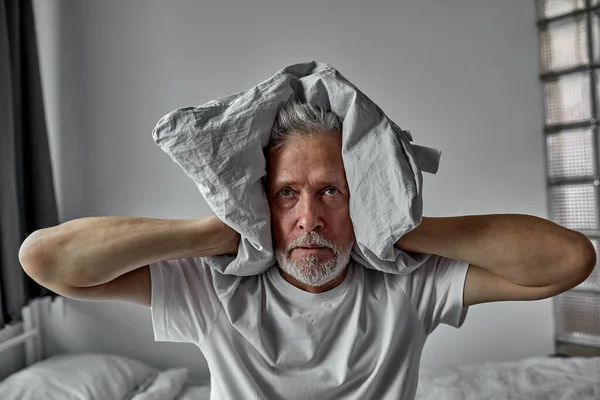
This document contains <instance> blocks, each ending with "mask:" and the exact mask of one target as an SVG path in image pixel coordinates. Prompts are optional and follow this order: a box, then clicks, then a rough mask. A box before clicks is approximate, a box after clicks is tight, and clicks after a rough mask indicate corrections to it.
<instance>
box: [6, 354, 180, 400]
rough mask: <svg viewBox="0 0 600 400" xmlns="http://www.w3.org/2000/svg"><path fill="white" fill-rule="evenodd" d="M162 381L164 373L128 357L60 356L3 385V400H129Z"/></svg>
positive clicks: (26, 369) (20, 372)
mask: <svg viewBox="0 0 600 400" xmlns="http://www.w3.org/2000/svg"><path fill="white" fill-rule="evenodd" d="M160 377H161V372H160V371H158V370H156V369H155V368H152V367H150V366H148V365H146V364H144V363H141V362H139V361H136V360H133V359H130V358H127V357H122V356H117V355H110V354H69V355H59V356H53V357H50V358H48V359H46V360H43V361H40V362H37V363H35V364H33V365H31V366H29V367H27V368H25V369H23V370H20V371H17V372H15V373H13V374H11V375H9V376H8V377H7V378H6V379H5V380H3V381H2V382H0V399H20V400H38V399H45V400H70V399H89V400H106V399H111V400H121V399H123V400H128V399H131V398H132V397H133V396H134V395H140V393H143V390H141V389H142V388H144V387H147V388H152V387H153V386H155V384H154V382H156V380H157V378H160ZM163 380H164V378H163ZM179 390H181V387H180V388H179ZM148 398H152V397H148ZM174 398H175V397H173V399H174ZM161 399H165V400H169V397H161Z"/></svg>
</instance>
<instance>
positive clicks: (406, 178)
mask: <svg viewBox="0 0 600 400" xmlns="http://www.w3.org/2000/svg"><path fill="white" fill-rule="evenodd" d="M294 97H295V98H297V99H299V100H300V101H302V102H304V103H309V104H316V105H319V106H320V107H322V108H324V109H326V110H331V111H332V112H334V113H335V114H337V115H338V117H339V118H340V120H341V121H342V159H343V162H344V169H345V171H346V177H347V181H348V186H349V190H350V217H351V219H352V222H353V226H354V232H355V237H356V243H355V245H354V248H353V249H352V254H351V257H352V258H353V259H355V260H356V261H358V262H359V263H361V264H362V265H364V266H365V267H368V268H373V269H377V270H380V271H384V272H389V273H396V274H406V273H410V272H412V271H413V270H414V269H416V268H418V267H419V266H420V265H421V264H422V263H423V262H424V261H425V260H426V259H427V258H428V257H429V255H425V254H416V253H407V252H405V251H401V250H399V249H397V248H395V247H394V246H393V245H394V243H396V242H397V241H398V240H399V239H400V238H401V237H402V236H403V235H404V234H406V233H408V232H410V231H411V230H413V229H414V228H415V227H416V226H418V225H419V224H420V222H421V218H422V204H423V201H422V197H421V192H422V185H423V182H422V174H421V171H424V172H430V173H434V174H435V173H436V172H437V169H438V165H439V159H440V155H441V152H440V151H439V150H436V149H431V148H427V147H423V146H417V145H414V144H411V143H410V142H412V140H413V139H412V136H411V134H410V132H408V131H405V130H402V129H400V128H399V127H398V126H397V125H396V124H395V123H394V122H393V121H391V120H390V119H389V118H388V117H387V116H386V115H385V114H384V113H383V111H382V110H381V109H380V108H379V107H378V106H377V105H376V104H375V103H374V102H373V101H371V100H370V99H369V98H368V97H367V96H366V95H365V94H363V93H362V92H361V91H360V90H359V89H358V88H357V87H356V86H354V85H353V84H352V83H350V82H349V81H348V80H347V79H346V78H344V77H343V76H342V75H341V74H340V73H339V72H338V71H337V70H336V69H335V68H333V67H332V66H331V65H328V64H325V63H321V62H316V61H313V62H307V63H300V64H294V65H290V66H287V67H285V68H283V69H281V70H280V71H278V72H277V73H276V74H275V75H273V76H272V77H271V78H269V79H267V80H265V81H263V82H260V83H259V84H257V85H256V86H254V87H253V88H251V89H250V90H248V91H245V92H244V91H242V92H237V93H234V94H231V95H228V96H225V97H222V98H220V99H216V100H212V101H210V102H208V103H206V104H204V105H202V106H199V107H185V108H180V109H177V110H175V111H172V112H170V113H169V114H167V115H165V116H164V117H162V118H161V119H160V120H159V121H158V124H157V125H156V127H155V128H154V130H153V132H152V136H153V138H154V141H155V142H156V144H157V145H158V146H160V148H161V149H162V150H163V151H164V152H165V153H167V154H168V155H169V156H170V157H171V158H172V159H173V161H175V162H176V163H177V164H178V165H179V166H180V167H181V168H182V169H183V170H184V172H185V173H186V174H187V175H188V176H189V177H190V178H191V179H192V180H193V181H194V183H195V184H196V186H197V188H198V190H199V191H200V193H201V194H202V196H203V197H204V199H205V200H206V202H207V203H208V205H209V206H210V207H211V209H212V210H213V212H214V213H215V215H216V216H217V217H218V218H219V219H221V220H222V221H223V222H225V223H226V224H227V225H229V226H230V227H232V228H233V229H234V230H236V231H237V232H239V233H240V236H241V241H240V246H239V249H238V254H237V256H235V257H232V256H216V257H205V258H204V261H206V262H207V264H208V265H210V266H211V267H212V268H215V269H216V270H218V271H219V272H221V273H225V274H235V275H242V276H247V275H255V274H259V273H261V272H264V271H265V270H267V269H268V268H269V267H271V266H272V265H273V264H274V263H275V255H274V251H273V246H272V239H271V223H270V212H269V205H268V202H267V198H266V195H265V192H264V188H263V183H262V178H263V177H264V176H265V175H266V172H267V171H266V161H265V157H264V154H263V148H265V147H266V146H267V144H268V142H269V135H270V133H271V127H272V125H273V122H274V121H275V117H276V114H277V109H278V107H279V106H280V105H281V104H283V103H285V102H287V101H288V100H290V99H291V98H294Z"/></svg>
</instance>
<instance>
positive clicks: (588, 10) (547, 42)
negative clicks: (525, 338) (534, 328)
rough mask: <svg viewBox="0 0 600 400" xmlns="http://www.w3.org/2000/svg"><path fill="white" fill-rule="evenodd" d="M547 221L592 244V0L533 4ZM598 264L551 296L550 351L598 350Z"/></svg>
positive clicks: (598, 75) (595, 227)
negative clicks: (552, 342)
mask: <svg viewBox="0 0 600 400" xmlns="http://www.w3.org/2000/svg"><path fill="white" fill-rule="evenodd" d="M536 5H537V14H538V22H537V26H538V30H539V39H540V42H539V43H540V62H541V74H540V79H541V82H542V89H543V95H544V135H545V139H546V140H545V142H546V162H547V177H548V206H549V213H550V219H551V220H552V221H554V222H556V223H557V224H560V225H562V226H565V227H567V228H569V229H573V230H577V231H580V232H582V233H584V234H586V235H587V236H588V237H589V238H590V240H591V241H592V243H593V244H594V247H595V248H596V252H598V247H599V245H600V222H599V221H600V219H599V218H600V215H599V211H598V210H599V206H600V201H599V195H600V166H599V152H600V149H599V147H598V144H599V141H598V134H599V132H598V123H599V121H598V117H599V116H600V115H599V110H598V107H599V104H600V99H599V97H598V96H599V95H600V87H599V83H600V0H536ZM599 271H600V267H598V265H597V266H596V269H595V270H594V272H593V273H592V274H591V275H590V277H589V278H588V279H587V280H586V281H585V282H583V283H582V284H581V285H579V286H577V287H576V288H574V289H572V290H570V291H568V292H566V293H563V294H562V295H560V296H557V297H556V298H555V299H554V314H555V329H556V342H557V347H558V348H560V347H561V344H564V345H572V344H575V345H582V346H590V347H600V272H599Z"/></svg>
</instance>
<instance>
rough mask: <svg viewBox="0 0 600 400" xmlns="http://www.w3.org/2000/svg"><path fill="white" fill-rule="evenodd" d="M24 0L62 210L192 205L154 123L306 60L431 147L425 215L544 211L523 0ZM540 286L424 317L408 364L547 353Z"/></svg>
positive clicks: (192, 191) (163, 210) (533, 54)
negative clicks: (454, 317)
mask: <svg viewBox="0 0 600 400" xmlns="http://www.w3.org/2000/svg"><path fill="white" fill-rule="evenodd" d="M35 4H36V7H37V8H36V10H37V18H38V20H39V31H38V34H39V36H40V46H41V60H42V73H43V83H44V88H45V90H46V92H45V97H46V102H47V115H48V124H49V128H50V134H51V146H52V154H53V161H54V168H55V173H56V185H57V190H58V197H59V198H58V200H59V204H60V216H61V220H62V221H66V220H70V219H73V218H79V217H83V216H90V215H130V216H147V217H164V218H193V217H198V216H202V215H206V214H209V213H210V209H209V208H208V207H207V205H206V203H205V202H204V201H203V199H202V197H201V196H200V194H199V193H198V191H197V189H196V188H195V187H194V185H193V183H192V181H191V180H190V179H189V178H187V176H185V174H184V173H183V172H182V171H181V170H180V169H179V167H178V166H177V165H175V164H174V163H173V162H172V161H171V160H170V158H169V157H168V156H166V155H165V154H163V153H162V151H161V150H160V149H159V148H158V147H157V146H156V145H155V144H154V142H153V141H152V137H151V131H152V128H153V127H154V125H155V123H156V122H157V120H158V119H159V118H160V117H161V116H162V115H164V114H166V113H167V112H169V111H171V110H173V109H175V108H178V107H181V106H186V105H198V104H202V103H204V102H207V101H209V100H211V99H213V98H216V97H221V96H223V95H225V94H229V93H233V92H236V91H239V90H243V89H248V88H250V87H251V86H253V85H254V84H255V83H257V82H259V81H260V80H263V79H266V78H267V77H269V76H271V75H272V74H273V73H274V72H276V71H277V70H278V69H280V68H281V67H283V66H285V65H287V64H291V63H295V62H300V61H309V60H319V61H324V62H328V63H331V64H333V65H334V66H336V67H337V68H338V69H339V70H340V71H341V72H342V74H344V75H345V76H346V77H347V78H348V79H350V80H351V81H352V82H354V83H355V84H357V85H358V86H359V88H361V90H363V91H364V92H365V93H366V94H367V95H368V96H369V97H371V99H373V100H374V101H375V102H377V103H378V104H379V105H380V106H381V107H382V109H383V110H384V111H385V112H386V113H388V115H390V116H391V118H392V119H394V120H395V121H396V122H397V123H398V124H399V125H400V126H401V127H403V128H405V129H409V130H411V131H412V133H413V136H414V138H415V143H417V144H422V145H425V146H430V147H436V148H439V149H441V150H442V151H443V155H442V160H441V165H440V171H439V173H438V174H437V175H435V176H432V175H429V174H425V183H424V210H425V215H426V216H453V215H465V214H486V213H524V214H532V215H537V216H541V217H547V207H546V191H545V167H544V162H545V159H544V139H543V135H542V98H541V89H540V85H539V83H538V80H537V75H538V72H539V65H538V42H537V35H536V28H535V13H534V2H533V0H526V1H524V0H504V1H497V0H444V1H442V0H437V1H434V0H421V1H391V0H372V1H368V2H367V1H359V0H332V1H316V0H303V1H296V2H290V1H287V2H286V1H280V0H262V1H257V0H247V1H241V0H240V1H236V2H232V1H168V2H167V1H145V0H144V1H142V0H129V1H122V0H87V1H75V0H60V1H58V0H36V1H35ZM551 304H552V303H551V301H550V300H545V301H538V302H521V303H517V302H509V303H499V304H487V305H479V306H476V307H473V308H472V309H471V310H470V315H469V317H468V318H467V321H466V323H465V326H464V327H463V328H461V329H460V330H454V329H452V328H446V327H441V328H440V329H439V330H438V331H436V332H435V333H434V334H433V335H432V337H431V338H430V341H429V343H428V345H427V347H426V351H425V354H424V358H423V364H424V365H432V364H442V365H443V364H455V363H472V362H482V361H488V360H489V361H491V360H508V359H514V358H520V357H525V356H530V355H545V354H548V353H550V352H552V351H553V342H552V340H553V326H552V323H553V319H552V306H551ZM94 310H97V307H95V308H90V312H92V313H93V312H97V311H94ZM146 321H147V323H148V322H149V313H148V315H147V319H146ZM148 326H149V324H148ZM106 336H110V332H109V331H107V332H106ZM146 350H147V349H146Z"/></svg>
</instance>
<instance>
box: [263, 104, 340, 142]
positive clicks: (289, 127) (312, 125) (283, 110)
mask: <svg viewBox="0 0 600 400" xmlns="http://www.w3.org/2000/svg"><path fill="white" fill-rule="evenodd" d="M332 131H337V132H339V133H340V134H341V133H342V121H341V120H340V118H339V117H338V116H337V115H336V114H335V113H334V112H332V111H328V110H325V109H323V108H321V107H320V106H318V105H313V104H305V103H301V102H300V101H299V100H298V99H292V100H290V101H288V102H287V103H284V104H282V105H281V106H280V107H279V109H278V110H277V116H276V118H275V122H274V123H273V127H272V128H271V135H270V137H269V145H268V146H267V150H268V149H270V150H275V151H277V150H279V149H281V147H283V145H284V144H285V142H286V140H287V139H288V138H289V136H290V134H291V133H292V132H293V133H295V134H296V133H298V134H301V135H303V136H312V135H316V134H322V133H325V132H332Z"/></svg>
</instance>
